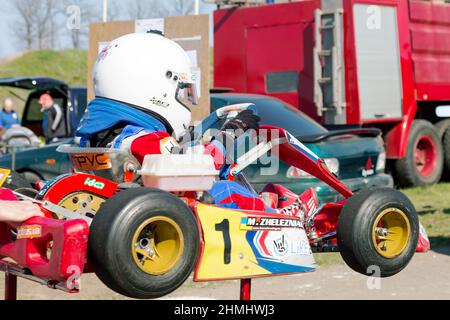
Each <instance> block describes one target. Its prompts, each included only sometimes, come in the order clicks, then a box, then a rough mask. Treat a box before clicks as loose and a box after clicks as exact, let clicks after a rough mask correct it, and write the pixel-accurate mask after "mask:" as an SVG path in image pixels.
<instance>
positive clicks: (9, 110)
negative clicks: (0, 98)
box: [0, 98, 20, 129]
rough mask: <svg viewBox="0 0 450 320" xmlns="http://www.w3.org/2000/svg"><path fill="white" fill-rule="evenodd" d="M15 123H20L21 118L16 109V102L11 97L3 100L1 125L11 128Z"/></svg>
mask: <svg viewBox="0 0 450 320" xmlns="http://www.w3.org/2000/svg"><path fill="white" fill-rule="evenodd" d="M14 125H20V118H19V116H18V115H17V112H16V111H14V103H13V101H12V100H11V99H10V98H6V99H5V101H4V102H3V109H2V111H1V112H0V127H3V128H5V129H10V128H11V127H12V126H14Z"/></svg>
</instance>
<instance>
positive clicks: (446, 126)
mask: <svg viewBox="0 0 450 320" xmlns="http://www.w3.org/2000/svg"><path fill="white" fill-rule="evenodd" d="M437 125H439V126H438V130H439V131H440V133H442V136H441V138H442V149H443V152H444V170H443V172H442V178H443V179H445V180H447V181H448V180H450V119H446V120H443V121H441V122H439V123H438V124H437Z"/></svg>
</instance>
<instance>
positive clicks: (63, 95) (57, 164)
mask: <svg viewBox="0 0 450 320" xmlns="http://www.w3.org/2000/svg"><path fill="white" fill-rule="evenodd" d="M0 87H4V88H10V89H22V90H24V91H26V92H27V97H26V99H24V103H25V105H24V108H23V113H22V117H21V125H22V126H23V127H25V128H28V129H30V130H31V131H32V132H33V133H34V134H35V135H36V136H38V137H42V136H43V127H42V122H43V118H44V113H43V112H42V111H41V109H42V107H41V105H40V104H39V98H40V96H41V95H42V94H43V93H49V94H50V95H51V96H52V98H53V100H54V101H55V103H57V104H58V105H59V106H60V107H61V108H62V110H63V113H64V119H63V121H65V128H66V133H65V136H64V137H63V138H62V139H59V141H57V142H55V143H50V144H44V143H41V145H40V146H39V147H30V148H26V149H24V150H20V152H19V151H18V152H15V151H14V150H13V151H12V152H10V153H8V154H4V155H2V156H1V157H0V166H1V167H7V168H11V169H13V170H14V169H15V170H17V171H18V172H19V173H23V174H24V175H25V177H26V178H27V180H28V181H30V182H35V181H37V180H40V179H50V178H52V177H54V176H56V175H58V174H60V172H68V171H69V170H70V161H68V159H67V155H65V154H60V153H58V152H56V145H59V144H61V143H64V142H66V143H69V142H71V141H72V140H73V137H74V134H75V130H76V128H77V125H78V123H79V121H80V119H81V117H82V115H83V113H84V110H85V109H86V104H87V90H86V88H82V87H70V86H69V85H68V84H66V83H64V82H62V81H60V80H57V79H52V78H45V77H17V78H4V79H0ZM11 95H14V96H17V94H14V92H12V91H11ZM41 140H42V139H41ZM44 141H45V140H44Z"/></svg>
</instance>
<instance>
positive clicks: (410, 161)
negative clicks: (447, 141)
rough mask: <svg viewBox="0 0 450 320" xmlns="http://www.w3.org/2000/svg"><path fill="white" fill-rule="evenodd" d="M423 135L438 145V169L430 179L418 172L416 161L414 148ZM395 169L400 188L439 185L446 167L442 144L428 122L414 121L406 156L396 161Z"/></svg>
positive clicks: (436, 131)
mask: <svg viewBox="0 0 450 320" xmlns="http://www.w3.org/2000/svg"><path fill="white" fill-rule="evenodd" d="M423 135H426V136H428V137H430V138H431V139H432V140H433V142H434V144H435V145H436V151H437V159H436V160H437V163H436V169H435V172H434V173H433V174H432V175H431V176H430V177H424V176H422V175H421V174H420V173H419V171H418V170H417V168H416V165H415V161H414V148H415V146H416V144H417V140H418V139H419V138H420V137H421V136H423ZM394 167H395V174H394V176H395V179H396V182H397V184H398V185H399V186H400V187H416V186H422V185H431V184H435V183H437V182H438V181H439V180H440V178H441V175H442V170H443V167H444V156H443V150H442V142H441V138H440V137H439V132H438V130H437V128H436V127H435V126H433V125H432V124H431V123H430V122H428V121H426V120H414V121H413V123H412V125H411V130H410V133H409V140H408V146H407V148H406V155H405V157H404V158H402V159H399V160H397V161H395V164H394Z"/></svg>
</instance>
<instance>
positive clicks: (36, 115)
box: [26, 97, 64, 121]
mask: <svg viewBox="0 0 450 320" xmlns="http://www.w3.org/2000/svg"><path fill="white" fill-rule="evenodd" d="M53 100H54V101H55V103H56V104H58V105H60V106H63V105H64V98H54V99H53ZM38 102H39V97H36V98H33V99H31V100H30V106H29V108H28V112H27V114H26V120H27V121H42V119H43V118H44V113H43V112H42V111H41V109H42V106H41V105H40V104H39V103H38Z"/></svg>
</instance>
